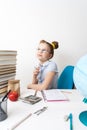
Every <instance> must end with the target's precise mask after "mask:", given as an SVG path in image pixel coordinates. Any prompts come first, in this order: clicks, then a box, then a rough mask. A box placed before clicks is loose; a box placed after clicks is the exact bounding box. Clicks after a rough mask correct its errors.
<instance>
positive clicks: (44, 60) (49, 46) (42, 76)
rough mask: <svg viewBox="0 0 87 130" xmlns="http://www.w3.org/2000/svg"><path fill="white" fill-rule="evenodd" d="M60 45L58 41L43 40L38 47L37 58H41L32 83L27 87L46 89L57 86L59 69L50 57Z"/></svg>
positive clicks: (39, 89)
mask: <svg viewBox="0 0 87 130" xmlns="http://www.w3.org/2000/svg"><path fill="white" fill-rule="evenodd" d="M58 47H59V45H58V42H57V41H53V42H52V43H49V42H47V41H45V40H41V41H40V43H39V46H38V48H37V58H38V60H39V65H38V67H35V70H34V72H33V79H32V84H29V85H28V87H27V88H31V89H34V90H36V91H41V90H44V89H55V88H57V79H58V69H57V65H56V63H55V62H53V61H51V60H50V59H51V58H52V57H53V55H54V49H57V48H58Z"/></svg>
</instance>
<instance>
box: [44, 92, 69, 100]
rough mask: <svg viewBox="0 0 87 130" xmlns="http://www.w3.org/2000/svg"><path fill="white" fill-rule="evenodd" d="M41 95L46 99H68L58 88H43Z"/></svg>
mask: <svg viewBox="0 0 87 130" xmlns="http://www.w3.org/2000/svg"><path fill="white" fill-rule="evenodd" d="M42 96H43V98H44V100H46V101H49V102H51V101H68V98H67V97H66V96H65V95H64V94H63V93H62V92H61V91H60V90H58V89H49V90H43V91H42Z"/></svg>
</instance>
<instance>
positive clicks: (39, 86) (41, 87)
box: [27, 72, 56, 91]
mask: <svg viewBox="0 0 87 130" xmlns="http://www.w3.org/2000/svg"><path fill="white" fill-rule="evenodd" d="M55 73H56V72H48V73H47V75H46V77H45V80H44V81H43V83H41V84H35V83H32V84H29V85H28V87H27V88H31V89H35V90H38V91H41V90H44V89H48V87H49V85H50V83H51V82H52V79H53V78H54V76H55Z"/></svg>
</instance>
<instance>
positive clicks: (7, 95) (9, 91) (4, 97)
mask: <svg viewBox="0 0 87 130" xmlns="http://www.w3.org/2000/svg"><path fill="white" fill-rule="evenodd" d="M10 92H11V90H9V91H8V92H7V93H6V95H5V96H4V97H3V98H2V102H3V101H4V100H5V98H7V96H8V94H9V93H10Z"/></svg>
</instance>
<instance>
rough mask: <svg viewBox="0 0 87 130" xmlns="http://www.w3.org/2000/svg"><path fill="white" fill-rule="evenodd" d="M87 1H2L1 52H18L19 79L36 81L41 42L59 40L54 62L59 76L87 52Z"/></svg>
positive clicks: (25, 84) (23, 81)
mask: <svg viewBox="0 0 87 130" xmlns="http://www.w3.org/2000/svg"><path fill="white" fill-rule="evenodd" d="M86 32H87V0H1V1H0V49H1V50H2V49H4V50H5V49H9V50H10V49H12V50H17V51H18V55H17V76H16V78H17V79H20V80H21V87H26V86H27V84H28V83H29V82H31V79H32V70H33V66H34V64H35V60H36V57H35V52H36V48H37V45H38V42H39V41H40V40H41V39H44V40H47V41H49V42H51V41H53V40H57V41H59V43H60V47H59V49H58V50H56V51H55V56H54V58H53V60H54V61H55V62H56V63H57V64H58V68H59V73H60V72H61V71H62V69H63V68H64V66H65V65H67V64H72V65H75V64H76V62H77V61H78V59H79V58H80V57H81V56H82V55H84V54H86V53H87V33H86Z"/></svg>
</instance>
